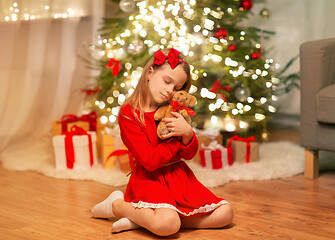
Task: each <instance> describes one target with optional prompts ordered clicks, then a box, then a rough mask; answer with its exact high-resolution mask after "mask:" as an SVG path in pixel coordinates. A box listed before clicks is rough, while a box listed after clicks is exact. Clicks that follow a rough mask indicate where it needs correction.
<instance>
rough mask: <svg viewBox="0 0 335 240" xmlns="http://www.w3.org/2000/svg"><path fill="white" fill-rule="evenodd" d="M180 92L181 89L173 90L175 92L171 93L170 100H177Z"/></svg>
mask: <svg viewBox="0 0 335 240" xmlns="http://www.w3.org/2000/svg"><path fill="white" fill-rule="evenodd" d="M180 92H181V91H177V92H175V94H173V97H172V100H173V101H177V100H178V97H179V95H180Z"/></svg>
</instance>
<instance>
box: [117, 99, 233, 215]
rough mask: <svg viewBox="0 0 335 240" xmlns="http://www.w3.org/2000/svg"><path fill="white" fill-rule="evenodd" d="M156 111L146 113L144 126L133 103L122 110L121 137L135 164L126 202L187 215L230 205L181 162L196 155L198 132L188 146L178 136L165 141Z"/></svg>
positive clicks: (120, 119) (120, 121)
mask: <svg viewBox="0 0 335 240" xmlns="http://www.w3.org/2000/svg"><path fill="white" fill-rule="evenodd" d="M137 114H138V115H139V112H138V111H137ZM154 114H155V111H153V112H147V113H145V116H144V118H145V124H146V126H143V125H142V124H141V123H140V122H139V121H138V120H137V119H136V118H135V116H134V115H133V112H132V111H131V107H130V105H126V106H124V107H123V108H122V109H121V114H120V115H119V118H118V120H119V125H120V130H121V138H122V141H123V143H124V144H125V145H126V147H127V148H128V149H129V151H130V152H131V153H132V154H133V156H134V158H135V163H136V165H135V168H134V170H133V172H132V174H131V177H130V179H129V183H128V185H127V189H126V192H125V201H127V202H131V203H132V205H133V206H134V207H138V208H170V209H173V210H175V211H177V212H178V213H179V214H180V215H181V216H185V217H188V216H195V215H199V214H204V213H208V212H211V211H213V210H214V209H216V208H217V207H219V206H220V205H223V204H227V203H228V202H227V201H226V200H224V199H222V198H218V197H216V196H215V195H214V194H213V193H212V192H211V191H209V190H208V189H207V188H206V187H205V186H204V185H202V184H201V183H200V182H199V181H198V180H197V179H196V177H195V175H194V174H193V172H192V170H191V169H190V168H189V167H188V166H187V164H186V163H185V162H184V161H180V159H181V158H183V159H185V160H190V159H192V158H193V157H194V155H195V154H196V152H197V149H198V139H197V138H196V136H195V134H194V133H193V138H192V140H191V142H190V143H189V144H188V145H187V146H185V145H184V144H183V143H181V142H180V141H179V140H178V139H177V138H170V139H168V140H165V141H162V140H160V139H159V138H158V136H157V132H156V131H157V130H156V126H157V123H156V122H155V120H154Z"/></svg>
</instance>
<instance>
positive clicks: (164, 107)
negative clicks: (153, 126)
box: [154, 105, 169, 121]
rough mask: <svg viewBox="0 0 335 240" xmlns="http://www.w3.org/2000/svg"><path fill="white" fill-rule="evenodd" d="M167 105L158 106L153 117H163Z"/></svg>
mask: <svg viewBox="0 0 335 240" xmlns="http://www.w3.org/2000/svg"><path fill="white" fill-rule="evenodd" d="M168 107H169V105H166V106H162V107H160V108H158V110H157V111H156V112H155V115H154V119H155V121H160V120H162V119H163V118H164V117H165V113H166V109H167V108H168Z"/></svg>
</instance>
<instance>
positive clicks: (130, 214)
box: [112, 199, 181, 236]
mask: <svg viewBox="0 0 335 240" xmlns="http://www.w3.org/2000/svg"><path fill="white" fill-rule="evenodd" d="M112 209H113V214H114V215H115V216H116V217H127V218H128V219H129V220H131V221H132V222H134V223H136V224H138V225H140V226H142V227H144V228H146V229H148V230H149V231H151V232H152V233H154V234H156V235H159V236H169V235H172V234H174V233H176V232H178V231H179V228H180V226H181V221H180V217H179V215H178V213H177V212H176V211H174V210H172V209H168V208H158V209H151V208H135V207H133V205H132V204H131V203H128V202H125V201H124V200H123V199H117V200H115V201H114V202H113V205H112Z"/></svg>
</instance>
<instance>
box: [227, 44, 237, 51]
mask: <svg viewBox="0 0 335 240" xmlns="http://www.w3.org/2000/svg"><path fill="white" fill-rule="evenodd" d="M227 49H228V51H230V52H234V51H236V45H234V44H230V45H229V46H228V48H227Z"/></svg>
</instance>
